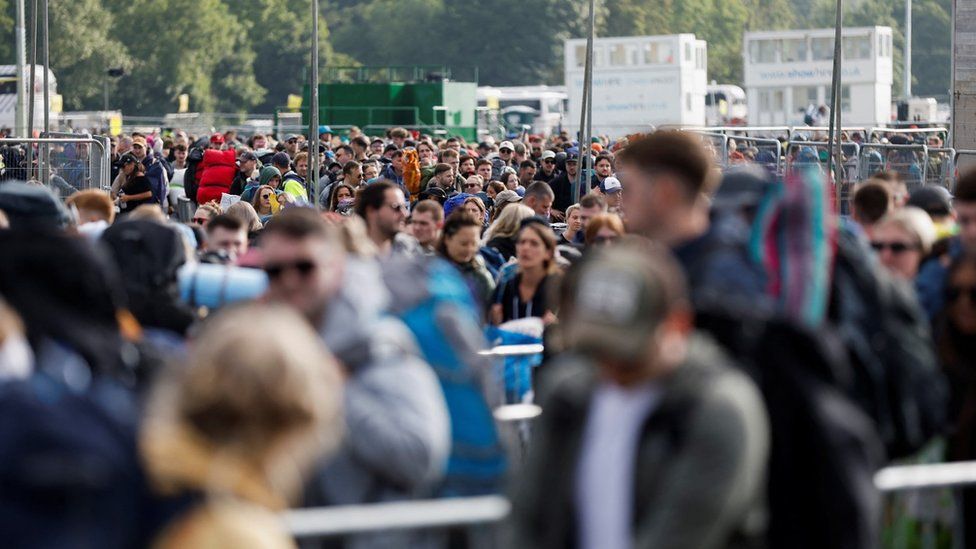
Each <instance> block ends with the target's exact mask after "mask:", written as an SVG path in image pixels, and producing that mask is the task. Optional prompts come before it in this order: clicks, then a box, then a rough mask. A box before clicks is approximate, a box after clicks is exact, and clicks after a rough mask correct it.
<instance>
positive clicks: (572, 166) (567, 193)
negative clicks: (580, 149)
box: [549, 154, 586, 212]
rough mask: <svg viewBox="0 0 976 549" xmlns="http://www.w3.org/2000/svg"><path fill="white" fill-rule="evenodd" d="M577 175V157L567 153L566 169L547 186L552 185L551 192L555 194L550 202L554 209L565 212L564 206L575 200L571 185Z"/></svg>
mask: <svg viewBox="0 0 976 549" xmlns="http://www.w3.org/2000/svg"><path fill="white" fill-rule="evenodd" d="M577 175H579V157H578V156H577V155H575V154H567V155H566V171H564V172H563V173H561V174H559V175H558V176H556V177H554V178H553V179H552V181H550V182H549V186H550V187H552V192H553V194H554V195H555V196H556V199H555V200H554V201H553V203H552V207H553V209H555V210H556V211H559V212H565V211H566V208H568V207H570V206H572V205H573V204H574V203H575V202H576V197H574V196H573V185H574V184H575V181H576V177H577ZM584 185H585V182H584ZM582 194H586V191H585V190H584V191H583V192H582Z"/></svg>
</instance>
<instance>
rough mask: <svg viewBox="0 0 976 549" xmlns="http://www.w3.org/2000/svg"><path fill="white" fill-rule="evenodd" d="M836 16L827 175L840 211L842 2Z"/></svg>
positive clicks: (839, 3)
mask: <svg viewBox="0 0 976 549" xmlns="http://www.w3.org/2000/svg"><path fill="white" fill-rule="evenodd" d="M836 10H837V14H836V20H835V22H834V72H833V74H832V75H831V78H832V80H831V89H832V90H833V93H832V94H831V98H830V127H829V128H828V130H827V156H828V160H827V173H828V174H830V176H831V177H833V180H834V192H835V193H836V200H837V208H838V211H840V207H841V199H842V198H843V195H842V193H841V189H842V181H841V180H842V179H843V177H842V174H843V162H842V158H841V146H840V132H841V116H840V112H841V110H842V106H841V90H842V86H841V56H842V51H843V48H842V47H841V46H842V30H843V28H844V1H843V0H837V7H836Z"/></svg>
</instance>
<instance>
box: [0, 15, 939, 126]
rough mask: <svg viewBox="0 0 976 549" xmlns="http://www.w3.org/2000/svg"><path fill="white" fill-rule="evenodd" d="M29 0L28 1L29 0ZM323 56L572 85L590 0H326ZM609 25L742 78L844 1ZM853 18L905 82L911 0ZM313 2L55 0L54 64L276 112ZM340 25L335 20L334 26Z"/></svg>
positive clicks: (297, 75) (0, 26) (120, 98)
mask: <svg viewBox="0 0 976 549" xmlns="http://www.w3.org/2000/svg"><path fill="white" fill-rule="evenodd" d="M29 3H30V2H29V0H28V4H29ZM320 3H321V4H322V6H321V12H320V15H321V19H320V24H319V28H320V34H321V38H320V42H319V52H320V56H319V57H320V60H321V66H326V65H333V66H334V65H350V64H358V63H362V64H367V65H393V64H397V65H446V66H449V67H452V68H455V69H459V73H460V74H464V72H465V71H464V70H463V69H465V68H473V67H477V68H478V69H479V72H480V81H481V82H482V83H483V84H491V85H518V84H539V83H549V84H558V83H562V80H563V77H562V70H563V68H562V64H563V41H564V40H565V39H566V38H571V37H582V36H585V29H586V20H587V11H586V10H587V3H586V2H584V1H576V0H574V1H567V0H492V1H491V2H489V3H484V2H482V3H478V2H460V1H457V0H320ZM950 3H951V0H914V10H913V15H914V21H913V22H914V31H915V32H914V39H913V51H912V55H913V59H912V61H913V76H914V82H913V86H914V90H915V93H916V94H917V95H941V96H944V95H945V94H946V93H947V89H948V87H949V66H950V59H949V57H950V51H949V47H950V46H949V42H950V32H951V29H950V26H951V25H950ZM597 5H598V11H597V35H598V36H639V35H648V34H675V33H685V32H690V33H694V34H696V35H697V36H698V37H699V38H703V39H705V40H707V41H708V51H709V62H708V71H709V79H714V80H717V81H719V82H723V83H724V82H729V83H737V82H741V78H742V35H743V33H744V32H745V31H747V30H764V29H784V28H822V27H830V26H832V25H833V22H834V5H835V0H656V1H654V2H651V1H649V0H598V1H597ZM845 5H846V12H845V17H844V22H845V25H849V26H870V25H889V26H892V27H894V28H895V60H894V61H895V86H894V90H895V93H894V95H895V96H897V95H899V94H898V90H900V89H901V79H902V62H901V56H902V45H903V42H904V37H903V33H902V23H903V17H904V12H903V10H904V0H857V1H848V2H845ZM14 7H15V6H14V2H13V1H12V0H0V63H13V62H14V50H13V45H14V16H15V14H14ZM310 11H311V0H70V1H67V0H60V1H53V2H51V64H52V68H53V69H54V71H55V74H56V75H57V77H58V87H59V91H60V93H61V94H62V95H63V96H64V101H65V108H67V109H95V108H101V103H102V86H103V84H104V82H105V69H106V68H108V67H114V66H123V67H125V68H126V72H127V74H126V76H124V77H122V78H121V79H119V80H118V81H115V82H112V104H113V107H116V108H121V109H122V110H123V111H124V112H125V113H127V114H161V113H166V112H172V111H174V110H175V109H176V104H177V97H178V96H179V94H181V93H188V94H190V108H191V110H195V111H213V110H219V111H223V112H245V111H251V112H271V111H272V110H273V109H274V108H275V107H277V106H281V105H283V104H284V103H285V101H286V98H287V96H288V94H291V93H301V89H302V86H303V84H304V83H305V79H306V77H307V70H306V67H307V66H308V62H309V47H308V43H309V39H310V35H311V23H310V13H309V12H310ZM330 31H331V32H330Z"/></svg>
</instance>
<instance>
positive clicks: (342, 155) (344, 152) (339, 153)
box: [335, 145, 356, 166]
mask: <svg viewBox="0 0 976 549" xmlns="http://www.w3.org/2000/svg"><path fill="white" fill-rule="evenodd" d="M355 158H356V152H355V151H354V150H353V148H352V146H351V145H339V146H338V147H336V149H335V161H336V162H338V163H339V165H340V166H345V165H346V163H347V162H351V161H352V160H355Z"/></svg>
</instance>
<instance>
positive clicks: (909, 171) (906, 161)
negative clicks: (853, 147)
mask: <svg viewBox="0 0 976 549" xmlns="http://www.w3.org/2000/svg"><path fill="white" fill-rule="evenodd" d="M871 151H877V152H878V153H879V154H878V155H877V156H874V155H871ZM879 157H880V161H881V166H880V170H879V169H877V168H878V161H879ZM860 159H861V162H860V173H861V174H862V176H863V177H864V178H868V177H871V176H872V175H874V174H875V173H877V172H878V171H881V170H884V171H890V172H896V173H898V174H899V175H901V177H902V179H903V180H904V181H905V183H906V184H907V185H908V190H909V192H911V191H912V190H914V189H915V188H918V187H921V186H922V185H924V184H925V182H926V178H925V173H926V170H927V168H928V161H929V154H928V147H927V146H925V145H890V144H881V143H865V144H864V145H863V146H862V147H861V154H860Z"/></svg>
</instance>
